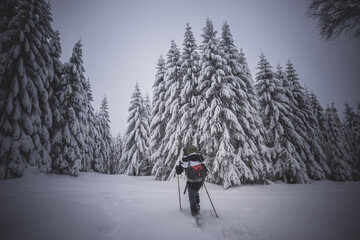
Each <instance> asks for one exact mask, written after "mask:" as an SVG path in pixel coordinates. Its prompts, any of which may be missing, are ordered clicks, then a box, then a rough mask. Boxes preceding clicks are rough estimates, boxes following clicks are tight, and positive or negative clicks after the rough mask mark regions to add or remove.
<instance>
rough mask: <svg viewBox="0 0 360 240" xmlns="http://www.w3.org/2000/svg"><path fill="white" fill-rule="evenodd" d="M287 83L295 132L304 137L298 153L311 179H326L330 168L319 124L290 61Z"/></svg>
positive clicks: (287, 67)
mask: <svg viewBox="0 0 360 240" xmlns="http://www.w3.org/2000/svg"><path fill="white" fill-rule="evenodd" d="M285 73H286V81H287V83H286V84H285V85H284V86H288V87H289V90H290V91H291V92H292V97H293V99H291V98H289V99H290V102H292V103H293V105H292V112H293V116H294V119H292V123H293V124H294V127H295V131H296V132H297V133H298V134H299V135H300V136H301V137H302V139H303V142H302V144H301V145H298V146H296V147H297V151H298V153H299V154H300V155H301V157H302V159H303V161H304V163H305V165H306V168H307V174H308V176H309V177H310V179H313V180H321V179H325V178H326V176H327V175H328V174H330V172H329V170H330V169H329V167H328V165H327V163H326V156H325V154H324V151H323V149H322V148H321V144H320V139H319V137H318V136H320V134H321V133H320V132H319V124H318V122H317V119H316V118H315V116H314V114H313V112H312V110H311V108H310V105H309V101H308V98H307V97H306V94H305V91H304V88H303V87H302V86H301V84H300V80H299V77H298V74H297V73H296V71H295V68H294V66H293V64H292V63H291V62H290V61H288V63H287V64H286V71H285Z"/></svg>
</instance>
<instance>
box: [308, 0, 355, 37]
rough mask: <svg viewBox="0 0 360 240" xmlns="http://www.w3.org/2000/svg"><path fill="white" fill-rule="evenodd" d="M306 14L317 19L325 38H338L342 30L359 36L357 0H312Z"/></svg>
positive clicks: (322, 35)
mask: <svg viewBox="0 0 360 240" xmlns="http://www.w3.org/2000/svg"><path fill="white" fill-rule="evenodd" d="M308 15H309V16H310V17H313V18H315V19H318V21H319V22H318V27H319V28H320V31H321V33H320V35H321V37H322V38H323V39H325V40H331V39H335V38H338V37H339V36H340V35H341V34H342V33H343V32H345V33H350V34H351V35H353V36H354V37H355V38H360V1H359V0H312V2H311V4H310V6H309V9H308Z"/></svg>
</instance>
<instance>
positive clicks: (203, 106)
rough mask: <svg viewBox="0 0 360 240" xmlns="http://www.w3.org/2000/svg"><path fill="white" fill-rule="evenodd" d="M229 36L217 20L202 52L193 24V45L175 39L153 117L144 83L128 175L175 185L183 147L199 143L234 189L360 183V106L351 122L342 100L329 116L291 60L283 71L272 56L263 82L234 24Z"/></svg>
mask: <svg viewBox="0 0 360 240" xmlns="http://www.w3.org/2000/svg"><path fill="white" fill-rule="evenodd" d="M221 30H222V31H221V35H220V37H218V36H217V31H216V30H215V29H214V26H213V23H212V21H211V20H210V19H207V20H206V25H205V27H204V28H203V33H202V35H201V36H202V44H201V45H200V47H199V48H198V47H197V44H196V42H195V38H194V35H193V32H192V30H191V27H190V26H189V24H187V26H186V29H185V34H184V42H183V48H182V49H181V50H180V49H179V47H178V46H177V45H176V43H175V42H174V41H172V42H171V47H170V49H169V51H168V53H167V55H166V60H165V59H164V58H162V57H160V59H159V60H158V64H157V73H156V78H155V83H154V86H153V89H154V93H153V100H152V111H151V112H152V114H151V116H150V118H149V117H148V113H147V112H148V110H146V109H147V108H148V107H145V105H142V104H141V103H143V102H144V101H143V100H142V97H141V93H140V91H139V87H138V86H136V89H135V93H134V95H133V98H132V102H131V106H130V109H129V112H130V116H129V119H128V124H129V127H128V129H127V132H126V135H125V139H126V148H125V149H124V155H123V157H122V161H121V170H120V172H122V173H126V174H129V175H136V176H137V175H154V176H155V178H156V179H157V180H168V179H171V178H172V177H174V174H175V173H174V167H175V165H176V163H177V162H178V160H179V159H180V158H181V157H182V148H183V147H184V146H188V145H190V144H193V145H195V146H198V147H199V148H200V150H201V153H202V154H203V155H204V156H205V159H206V162H207V165H208V168H209V175H208V178H207V180H208V181H209V182H213V183H217V184H222V185H223V186H224V188H228V187H230V186H232V185H238V184H241V183H262V182H264V181H265V180H266V179H269V180H282V181H285V182H288V183H311V182H312V181H313V180H323V179H332V180H336V181H351V180H358V179H359V167H360V164H359V161H360V105H358V109H357V112H355V111H354V110H353V109H352V108H351V107H350V106H349V105H346V110H345V122H342V121H341V120H340V117H339V115H338V113H337V110H336V108H335V106H334V104H333V103H332V104H331V105H329V106H327V107H326V109H325V110H324V109H323V108H322V106H321V105H320V103H319V101H318V100H317V98H316V95H315V94H314V93H313V92H311V91H310V90H308V89H305V88H304V87H303V86H302V85H301V83H300V80H299V77H298V74H297V73H296V70H295V68H294V66H293V64H292V63H291V62H290V61H289V62H288V63H287V64H286V67H285V69H283V68H282V67H281V66H280V65H278V66H277V67H276V69H273V67H272V66H271V65H270V63H269V62H268V61H267V59H266V57H265V56H264V54H261V56H260V60H259V62H258V65H257V70H258V72H257V73H256V76H255V82H253V80H252V76H251V74H250V71H249V68H248V64H247V61H246V58H245V55H244V53H243V51H242V49H240V50H238V48H236V46H235V44H234V40H233V37H232V35H231V32H230V27H229V25H228V24H227V23H225V24H224V25H223V27H222V29H221ZM148 122H150V125H148ZM148 133H150V137H148V135H149V134H148ZM150 169H151V171H150Z"/></svg>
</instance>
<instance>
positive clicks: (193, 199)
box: [187, 182, 203, 205]
mask: <svg viewBox="0 0 360 240" xmlns="http://www.w3.org/2000/svg"><path fill="white" fill-rule="evenodd" d="M187 184H188V191H189V201H190V205H193V204H199V202H200V198H199V190H200V188H201V186H202V184H203V183H202V182H195V183H192V182H188V183H187Z"/></svg>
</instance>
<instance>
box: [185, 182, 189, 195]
mask: <svg viewBox="0 0 360 240" xmlns="http://www.w3.org/2000/svg"><path fill="white" fill-rule="evenodd" d="M188 185H189V184H188V182H187V183H186V186H185V190H184V194H185V193H186V189H187V188H188Z"/></svg>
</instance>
